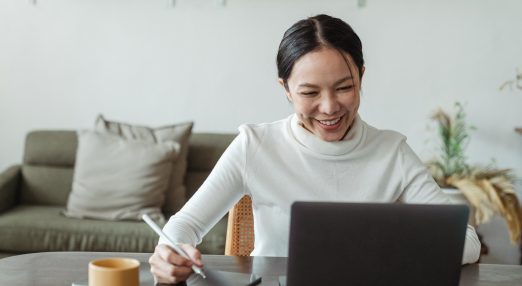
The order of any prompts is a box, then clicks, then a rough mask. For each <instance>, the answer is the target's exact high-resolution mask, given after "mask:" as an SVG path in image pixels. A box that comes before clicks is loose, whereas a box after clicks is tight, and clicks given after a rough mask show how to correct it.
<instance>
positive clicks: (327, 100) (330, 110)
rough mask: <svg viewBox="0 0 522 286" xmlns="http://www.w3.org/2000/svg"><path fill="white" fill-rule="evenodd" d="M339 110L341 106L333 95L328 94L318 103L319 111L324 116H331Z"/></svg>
mask: <svg viewBox="0 0 522 286" xmlns="http://www.w3.org/2000/svg"><path fill="white" fill-rule="evenodd" d="M340 109H341V105H340V104H339V102H338V101H337V97H336V96H335V94H332V93H329V94H325V95H324V96H322V97H321V102H320V103H319V111H320V112H321V113H324V114H328V115H333V114H335V113H337V112H338V111H339V110H340Z"/></svg>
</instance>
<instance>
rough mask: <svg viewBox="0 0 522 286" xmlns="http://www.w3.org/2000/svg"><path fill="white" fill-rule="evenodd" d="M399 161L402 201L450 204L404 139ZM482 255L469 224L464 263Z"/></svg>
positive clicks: (477, 240) (475, 259)
mask: <svg viewBox="0 0 522 286" xmlns="http://www.w3.org/2000/svg"><path fill="white" fill-rule="evenodd" d="M399 153H400V154H399V161H400V165H401V167H402V173H403V176H404V177H403V180H402V182H403V185H402V193H401V197H400V199H399V200H400V201H403V202H405V203H419V204H450V203H451V201H450V200H449V198H448V197H447V196H446V195H445V194H444V193H443V192H442V191H441V190H440V188H439V186H438V185H437V183H436V182H435V180H433V177H432V176H431V174H430V173H429V171H428V169H427V168H426V166H425V165H424V164H423V163H422V162H421V160H420V159H419V158H418V157H417V155H416V154H415V153H414V152H413V150H411V148H410V147H409V146H408V144H406V142H405V141H403V142H402V143H401V145H400V147H399ZM479 256H480V241H479V239H478V237H477V233H476V232H475V228H474V227H473V226H471V225H468V227H467V231H466V240H465V242H464V253H463V256H462V264H467V263H474V262H476V261H477V260H478V259H479Z"/></svg>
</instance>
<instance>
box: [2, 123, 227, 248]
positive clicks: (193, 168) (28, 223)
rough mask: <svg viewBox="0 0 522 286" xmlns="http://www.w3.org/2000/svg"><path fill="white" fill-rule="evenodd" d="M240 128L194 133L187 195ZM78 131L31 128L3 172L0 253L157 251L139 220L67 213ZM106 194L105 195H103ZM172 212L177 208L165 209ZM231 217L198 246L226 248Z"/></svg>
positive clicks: (189, 194)
mask: <svg viewBox="0 0 522 286" xmlns="http://www.w3.org/2000/svg"><path fill="white" fill-rule="evenodd" d="M234 137H235V134H218V133H193V134H192V135H191V137H190V141H189V151H188V162H187V173H186V175H185V182H184V183H185V186H186V188H187V191H186V193H187V195H186V199H187V200H188V199H189V198H190V196H192V195H193V194H194V192H195V191H196V190H197V189H198V188H199V186H200V185H201V184H202V182H203V181H204V180H205V179H206V177H207V176H208V174H209V173H210V171H211V170H212V168H213V166H214V165H215V163H216V162H217V160H218V159H219V157H220V156H221V154H222V153H223V152H224V150H225V149H226V148H227V146H228V145H229V144H230V142H231V141H232V140H233V139H234ZM77 146H78V136H77V133H76V131H73V130H38V131H32V132H30V133H28V134H27V137H26V141H25V149H24V156H23V162H22V163H21V164H20V165H15V166H12V167H9V168H8V169H7V170H5V171H3V172H2V173H0V230H1V231H0V257H6V256H10V255H16V254H22V253H30V252H42V251H117V252H153V251H154V247H155V245H156V244H157V241H158V237H157V235H156V234H155V233H154V232H153V231H152V230H150V229H149V227H148V226H147V225H146V224H145V223H143V222H140V221H130V220H123V221H107V220H96V219H79V218H70V217H66V216H64V215H63V214H62V211H63V210H64V209H65V207H66V204H67V199H68V196H69V193H70V192H71V185H72V181H73V174H74V165H75V155H76V150H77ZM100 199H103V198H100ZM164 215H165V218H167V219H168V218H169V217H170V216H171V215H172V213H164ZM226 223H227V220H226V217H224V218H223V219H221V220H220V222H219V223H218V224H217V225H216V226H215V227H214V228H213V229H212V230H211V231H210V232H209V233H208V234H207V235H206V236H205V238H204V239H203V242H202V243H201V244H200V245H199V246H198V248H199V249H200V250H201V252H202V253H205V254H223V253H224V248H225V235H226Z"/></svg>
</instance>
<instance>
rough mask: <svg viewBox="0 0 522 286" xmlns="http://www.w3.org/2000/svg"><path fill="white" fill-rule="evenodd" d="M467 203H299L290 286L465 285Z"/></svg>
mask: <svg viewBox="0 0 522 286" xmlns="http://www.w3.org/2000/svg"><path fill="white" fill-rule="evenodd" d="M468 212H469V211H468V207H467V206H465V205H414V204H377V203H325V202H296V203H294V204H293V205H292V214H291V225H290V239H289V243H290V245H289V257H288V268H287V286H298V285H299V286H306V285H357V286H364V285H372V286H373V285H401V286H407V285H412V286H413V285H415V286H419V285H423V286H431V285H433V286H441V285H445V286H451V285H455V286H456V285H458V284H459V278H460V268H461V261H462V254H463V250H464V240H465V235H466V228H467V221H468Z"/></svg>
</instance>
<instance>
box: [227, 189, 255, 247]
mask: <svg viewBox="0 0 522 286" xmlns="http://www.w3.org/2000/svg"><path fill="white" fill-rule="evenodd" d="M253 249H254V217H253V215H252V200H251V199H250V197H249V196H244V197H243V198H242V199H241V200H239V202H237V204H236V205H235V206H234V207H233V208H232V209H230V211H229V212H228V226H227V238H226V243H225V255H235V256H249V255H250V253H251V252H252V250H253Z"/></svg>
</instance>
